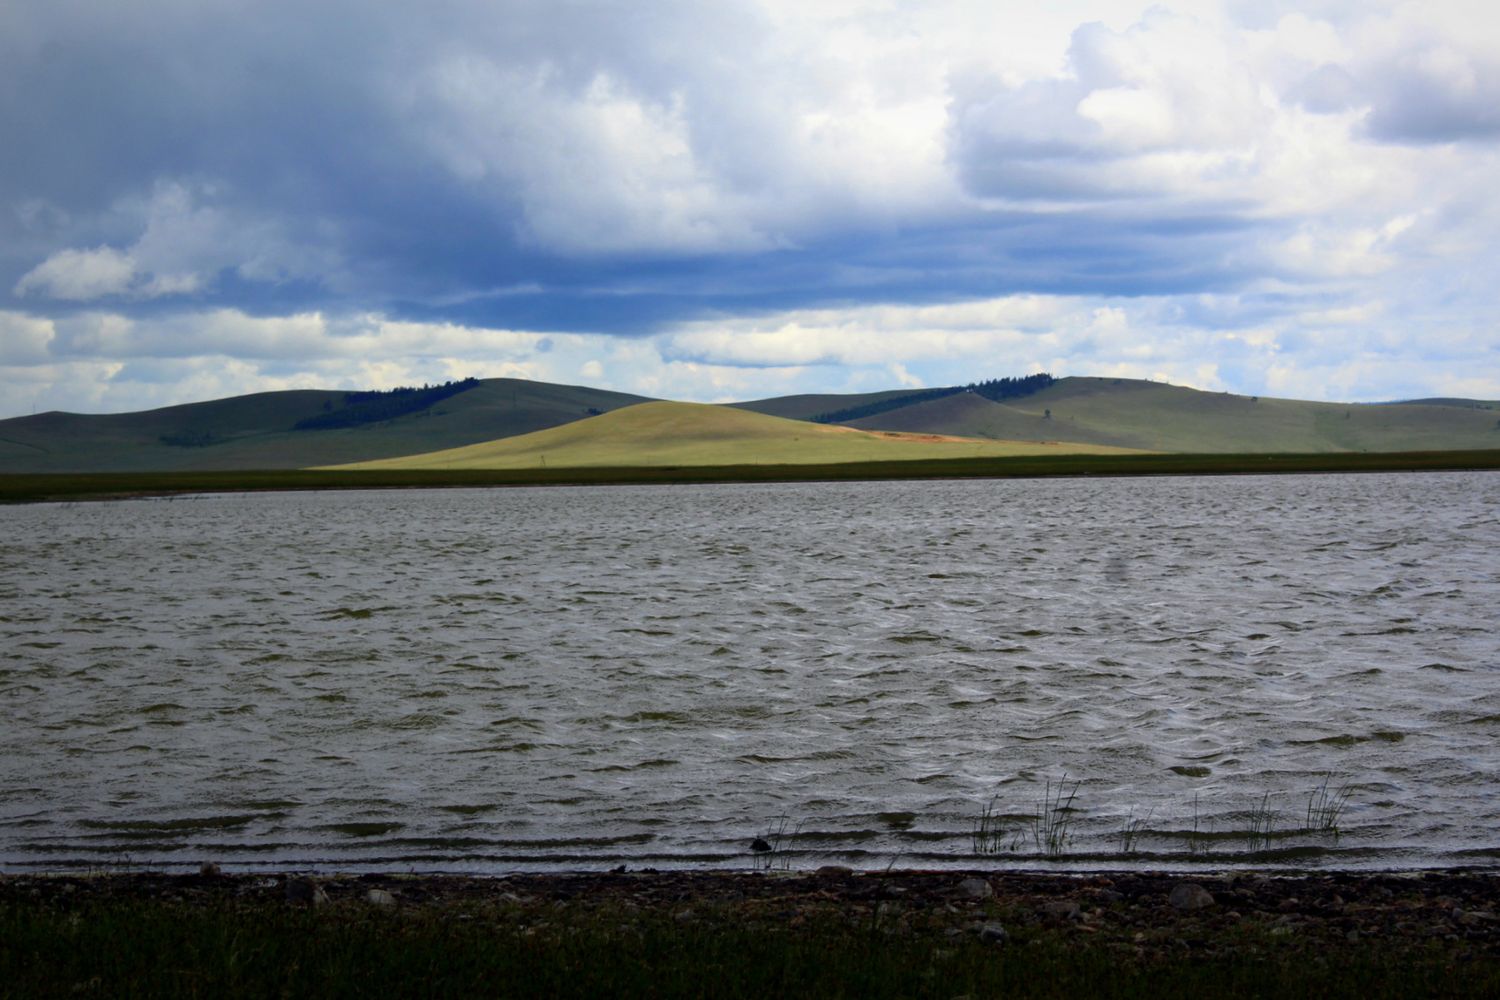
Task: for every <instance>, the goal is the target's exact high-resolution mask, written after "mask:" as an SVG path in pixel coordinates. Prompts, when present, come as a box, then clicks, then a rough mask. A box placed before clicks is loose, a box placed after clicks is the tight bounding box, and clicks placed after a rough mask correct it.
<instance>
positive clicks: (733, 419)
mask: <svg viewBox="0 0 1500 1000" xmlns="http://www.w3.org/2000/svg"><path fill="white" fill-rule="evenodd" d="M1120 451H1121V449H1117V448H1109V447H1104V446H1098V445H1067V444H1057V443H1052V444H1039V443H1034V442H1015V441H992V440H975V439H965V438H954V437H946V436H940V435H932V434H902V433H898V432H871V431H861V430H857V429H854V428H850V427H838V426H830V425H827V424H812V423H806V422H803V421H799V420H788V419H785V418H782V417H773V416H768V415H766V414H763V413H754V412H751V411H748V410H744V409H738V408H735V407H729V406H711V405H707V404H703V403H663V402H654V403H642V404H639V405H637V406H631V407H626V408H625V409H621V410H616V411H614V412H611V413H607V414H604V415H603V416H598V417H593V418H591V419H588V420H580V421H577V422H575V423H571V424H566V425H564V426H561V427H553V428H551V429H549V430H543V431H537V432H535V433H532V434H525V435H521V436H520V437H512V438H503V439H500V440H496V441H489V442H486V443H484V444H476V445H469V446H467V447H463V448H454V449H450V450H447V451H439V452H434V453H431V454H426V455H411V456H407V457H404V458H388V459H382V460H379V461H373V462H363V463H359V464H357V465H347V466H342V468H355V469H370V470H377V469H536V468H554V469H557V468H590V467H616V468H618V467H625V468H643V467H659V466H684V467H689V466H728V465H824V464H837V463H844V462H879V461H886V462H893V461H903V460H908V459H931V458H977V457H999V456H1017V455H1042V454H1059V455H1061V454H1080V453H1083V454H1106V453H1119V452H1120Z"/></svg>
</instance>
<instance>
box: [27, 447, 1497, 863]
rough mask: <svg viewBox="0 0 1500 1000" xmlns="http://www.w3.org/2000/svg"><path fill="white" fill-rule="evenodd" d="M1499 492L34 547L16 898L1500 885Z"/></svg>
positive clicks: (752, 505)
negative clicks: (299, 891) (1140, 870)
mask: <svg viewBox="0 0 1500 1000" xmlns="http://www.w3.org/2000/svg"><path fill="white" fill-rule="evenodd" d="M1496 482H1497V480H1496V479H1495V477H1494V475H1493V474H1489V473H1454V474H1411V475H1378V476H1377V475H1366V476H1299V477H1266V478H1261V477H1238V478H1171V479H1108V480H1100V481H1094V480H1087V479H1078V480H1065V481H1030V482H1025V481H1020V482H1018V481H993V482H907V483H840V484H804V485H759V486H683V487H635V488H587V489H510V490H480V491H457V490H455V491H392V492H381V493H325V494H284V495H267V496H215V497H199V498H193V499H183V500H176V501H140V502H121V503H109V504H85V505H42V506H34V507H24V508H12V509H8V510H5V511H4V512H3V514H0V516H3V518H4V521H5V527H6V530H5V533H4V543H3V549H0V634H3V636H4V643H3V644H0V707H3V710H4V712H5V713H6V721H5V723H4V725H3V727H0V864H3V865H6V866H8V867H17V866H62V865H88V864H99V863H107V862H109V861H112V860H118V859H120V858H129V859H132V860H134V861H138V862H146V863H152V864H190V863H196V861H197V860H198V859H202V858H210V857H211V858H213V859H216V860H219V861H221V862H225V863H229V864H253V865H266V866H277V867H284V866H290V865H298V866H306V865H320V866H328V867H339V868H346V869H348V868H359V867H363V866H375V867H398V866H399V867H401V868H407V867H415V868H418V869H448V870H478V871H491V870H509V869H514V868H519V867H562V868H566V867H577V866H582V865H588V866H594V865H600V864H616V863H626V862H628V863H629V864H631V865H637V864H649V865H656V866H659V867H660V866H668V865H699V864H704V865H719V866H722V865H740V864H745V865H750V864H754V863H757V862H759V863H780V864H790V865H794V866H801V865H804V864H813V863H822V862H824V861H836V860H842V861H846V862H851V863H854V864H856V865H862V866H877V865H879V866H883V865H885V864H887V863H891V862H892V861H893V860H895V861H898V862H899V863H900V864H902V865H904V866H912V865H920V866H934V865H942V864H973V863H974V862H975V860H976V859H975V856H974V851H975V848H976V834H977V833H980V832H982V831H980V830H978V829H977V827H978V824H979V823H980V820H981V817H982V816H985V815H988V816H990V817H992V819H993V821H994V822H995V823H997V824H999V825H998V826H996V827H994V828H992V830H991V832H994V831H995V830H1000V831H1003V832H1002V833H1000V834H999V835H997V837H996V838H995V839H993V840H987V841H985V842H984V843H983V844H982V845H979V846H982V847H983V848H984V849H986V850H996V851H999V852H1000V855H1001V857H1002V858H1003V859H1004V861H1005V863H1007V864H1029V863H1037V864H1041V863H1048V864H1056V863H1059V862H1057V861H1046V860H1045V859H1042V858H1040V857H1038V853H1039V851H1044V850H1045V846H1044V845H1045V838H1044V837H1039V834H1042V833H1045V832H1046V830H1047V825H1046V824H1047V823H1048V822H1051V821H1053V820H1055V819H1056V818H1058V817H1062V818H1065V819H1066V821H1067V822H1066V826H1065V829H1064V832H1065V842H1064V844H1063V846H1062V850H1064V851H1065V852H1066V853H1065V855H1064V860H1063V862H1061V863H1067V864H1084V865H1087V864H1119V863H1120V860H1121V857H1122V855H1123V854H1125V853H1127V852H1128V853H1129V855H1130V856H1131V861H1132V863H1134V864H1171V865H1182V864H1195V863H1201V862H1207V863H1211V864H1214V865H1220V866H1222V865H1225V864H1232V863H1236V862H1239V861H1244V860H1247V859H1248V860H1255V861H1256V863H1260V864H1264V863H1266V862H1267V861H1272V862H1277V861H1280V862H1286V863H1294V864H1299V865H1305V864H1339V865H1344V866H1358V865H1374V866H1381V867H1400V866H1416V865H1430V864H1440V863H1488V862H1489V861H1490V860H1491V859H1492V858H1493V856H1494V855H1495V853H1496V852H1497V850H1500V842H1497V839H1496V837H1495V834H1494V831H1495V830H1496V829H1497V827H1500V822H1497V821H1500V815H1497V813H1500V805H1497V804H1496V801H1495V796H1494V795H1493V794H1492V793H1493V791H1494V790H1495V788H1496V775H1497V768H1500V750H1497V749H1496V740H1495V737H1496V735H1497V732H1500V685H1497V683H1496V682H1497V679H1500V643H1497V641H1496V636H1495V630H1496V611H1495V609H1496V607H1497V605H1500V602H1497V598H1500V563H1497V561H1496V560H1495V558H1494V555H1493V554H1494V552H1496V551H1500V502H1497V499H1496V498H1497V496H1500V491H1497V490H1496V489H1495V485H1496ZM1075 782H1076V787H1075V784H1074V783H1075ZM1061 787H1066V788H1069V789H1073V790H1074V792H1075V794H1074V796H1073V799H1072V801H1071V803H1070V804H1069V808H1067V809H1066V811H1063V812H1056V811H1055V810H1053V809H1051V808H1049V805H1055V803H1050V801H1049V800H1048V796H1049V795H1050V794H1052V793H1053V792H1055V791H1056V790H1057V789H1058V788H1061ZM1320 788H1322V789H1323V794H1324V797H1325V806H1326V802H1327V800H1328V799H1330V798H1331V797H1332V796H1335V795H1337V794H1338V792H1339V791H1341V790H1347V799H1346V800H1344V801H1342V802H1341V804H1340V808H1339V809H1338V810H1337V811H1336V812H1335V813H1334V815H1333V817H1332V819H1333V821H1334V822H1330V823H1327V824H1325V825H1328V826H1333V825H1336V826H1337V827H1338V829H1339V836H1338V837H1337V838H1335V837H1333V836H1332V835H1331V831H1329V830H1322V831H1319V830H1318V829H1317V828H1318V826H1319V824H1318V822H1316V821H1317V820H1318V819H1319V818H1320V815H1321V818H1322V819H1328V818H1329V817H1328V816H1327V814H1326V813H1324V814H1317V813H1315V811H1314V809H1313V806H1315V805H1316V804H1317V794H1318V790H1319V789H1320ZM986 810H988V813H986ZM1304 828H1309V829H1312V830H1313V832H1304V833H1295V831H1297V830H1301V829H1304ZM768 832H780V833H781V834H782V837H781V838H780V840H779V843H778V844H777V845H776V846H777V847H778V850H777V851H776V852H774V857H771V858H752V857H751V856H750V854H749V853H748V844H749V842H750V840H751V839H752V838H753V837H755V836H758V835H760V836H764V835H766V834H767V833H768Z"/></svg>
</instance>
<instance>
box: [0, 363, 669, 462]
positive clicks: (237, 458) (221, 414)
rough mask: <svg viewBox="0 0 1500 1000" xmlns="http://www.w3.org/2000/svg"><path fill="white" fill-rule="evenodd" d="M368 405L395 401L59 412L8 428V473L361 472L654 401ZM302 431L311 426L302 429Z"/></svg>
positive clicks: (249, 401)
mask: <svg viewBox="0 0 1500 1000" xmlns="http://www.w3.org/2000/svg"><path fill="white" fill-rule="evenodd" d="M372 395H373V396H378V397H390V396H394V395H396V394H392V393H382V394H367V393H364V394H362V393H343V392H332V391H323V390H296V391H287V392H267V393H257V394H255V395H250V396H236V397H233V398H230V399H221V400H215V401H213V402H206V403H190V404H187V405H183V406H169V407H165V408H162V409H159V410H147V411H143V412H140V413H118V414H97V415H96V414H77V413H57V412H53V413H40V414H37V415H35V416H29V417H16V418H13V419H10V420H0V473H5V472H139V471H200V470H213V469H229V470H233V469H296V468H306V467H308V466H314V465H332V464H337V463H341V462H359V461H365V460H368V459H373V458H385V457H389V456H392V455H409V454H416V453H420V452H427V451H435V450H438V449H441V448H453V447H458V446H460V445H465V444H472V443H475V442H478V441H488V440H492V439H494V438H498V437H507V436H511V435H515V434H525V433H528V432H531V431H535V430H540V429H542V428H545V427H555V426H557V425H559V424H564V423H567V422H569V421H572V420H579V419H582V418H583V417H586V416H589V415H591V413H597V412H603V411H607V410H612V409H616V408H618V407H621V406H629V405H631V404H634V403H639V402H643V401H644V400H645V398H646V397H643V396H632V395H628V394H626V393H618V392H609V391H606V390H602V389H590V388H586V387H583V386H566V385H551V384H548V383H544V382H528V381H524V380H521V379H486V380H482V381H478V382H476V383H475V384H474V385H473V386H472V387H469V388H466V389H463V390H462V391H459V392H455V393H453V394H451V395H448V396H446V397H445V398H442V399H439V400H437V401H436V402H433V403H431V404H430V405H427V406H423V407H422V408H420V409H418V410H416V411H415V412H408V413H401V414H398V415H395V416H391V417H389V418H388V419H371V418H378V417H379V416H380V413H381V412H382V411H381V408H380V407H381V404H382V403H383V402H384V400H382V399H379V398H377V399H374V400H371V399H369V398H367V397H370V396H372ZM398 402H399V401H398ZM418 402H421V400H418ZM392 408H393V409H399V407H392ZM341 415H343V416H345V417H347V419H348V420H350V421H352V422H351V423H350V425H349V426H333V427H318V426H315V425H317V424H319V423H330V422H336V421H334V420H330V418H338V417H340V416H341ZM299 423H301V424H304V425H314V426H312V427H311V428H310V429H305V430H297V429H295V428H296V426H297V425H298V424H299Z"/></svg>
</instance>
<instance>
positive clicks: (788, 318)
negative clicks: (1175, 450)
mask: <svg viewBox="0 0 1500 1000" xmlns="http://www.w3.org/2000/svg"><path fill="white" fill-rule="evenodd" d="M1497 188H1500V18H1497V17H1495V16H1493V13H1492V8H1491V5H1490V3H1489V2H1488V0H1424V2H1420V3H1385V2H1381V0H1347V2H1346V0H1285V2H1283V0H1165V2H1162V3H1156V4H1147V3H1139V2H1133V0H1052V2H1047V3H1041V2H1027V3H1018V2H1011V0H926V2H915V0H913V2H908V0H886V2H878V0H873V2H859V0H628V2H627V0H615V2H605V0H426V2H424V3H421V4H416V3H402V4H398V3H393V2H384V0H130V2H129V3H120V2H117V0H47V2H40V0H37V2H33V0H0V417H3V416H14V415H19V414H24V413H30V412H33V411H41V410H48V409H67V410H74V411H82V412H107V411H119V410H133V409H143V408H147V407H152V406H158V405H166V404H169V403H178V402H186V401H191V400H197V399H208V398H215V397H219V396H226V395H232V394H236V393H241V392H251V391H259V390H264V389H281V388H300V387H327V388H355V387H359V388H366V387H389V386H395V385H409V384H419V383H423V382H434V381H443V380H446V379H450V378H462V377H465V376H468V375H475V376H478V377H490V376H501V375H505V376H518V377H524V378H534V379H541V380H545V381H554V382H567V383H579V384H587V385H594V386H600V387H607V388H614V389H621V390H626V391H633V392H640V393H643V394H647V395H653V396H666V397H671V398H677V399H695V400H726V399H750V398H758V397H763V396H772V395H782V394H786V393H793V392H808V391H827V392H854V391H866V390H873V389H886V388H893V387H897V386H904V385H911V386H917V385H949V384H954V383H958V382H967V381H971V380H974V379H978V378H988V377H998V376H1003V375H1020V374H1026V373H1029V372H1034V371H1050V372H1052V373H1053V374H1055V375H1069V374H1073V375H1111V376H1138V377H1146V378H1155V379H1161V380H1167V381H1171V382H1173V383H1176V384H1181V385H1191V386H1195V387H1198V388H1203V389H1211V390H1220V389H1227V390H1231V391H1236V392H1243V393H1250V394H1261V395H1280V396H1292V397H1299V398H1311V399H1335V400H1380V399H1394V398H1411V397H1416V396H1428V395H1464V396H1476V397H1485V398H1490V399H1495V398H1500V327H1497V324H1496V319H1495V317H1496V314H1497V309H1496V307H1497V305H1500V196H1497Z"/></svg>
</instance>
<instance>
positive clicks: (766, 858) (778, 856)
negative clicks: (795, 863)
mask: <svg viewBox="0 0 1500 1000" xmlns="http://www.w3.org/2000/svg"><path fill="white" fill-rule="evenodd" d="M790 822H791V817H789V816H787V815H786V814H785V813H783V814H782V815H780V816H777V817H776V819H775V820H774V821H773V822H772V824H771V825H770V826H769V827H767V829H766V831H765V832H764V833H762V834H761V835H760V837H759V838H757V839H759V840H762V841H764V842H765V843H766V844H767V845H768V846H769V847H770V850H766V851H757V852H756V853H755V867H756V868H758V869H760V870H761V871H773V870H774V871H790V870H791V867H792V848H793V845H794V844H796V842H797V837H798V836H799V835H800V834H801V833H802V822H798V824H797V825H796V826H795V827H792V829H791V832H790V833H789V832H788V831H787V824H789V823H790Z"/></svg>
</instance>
